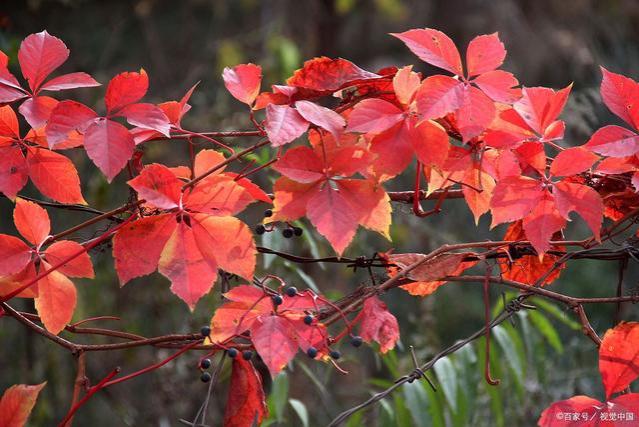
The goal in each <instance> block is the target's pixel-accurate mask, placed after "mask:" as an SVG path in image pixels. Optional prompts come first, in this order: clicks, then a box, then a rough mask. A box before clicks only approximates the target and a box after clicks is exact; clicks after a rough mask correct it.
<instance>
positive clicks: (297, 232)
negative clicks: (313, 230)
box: [293, 227, 304, 237]
mask: <svg viewBox="0 0 639 427" xmlns="http://www.w3.org/2000/svg"><path fill="white" fill-rule="evenodd" d="M293 233H294V234H295V235H296V236H297V237H300V236H301V235H302V234H304V230H302V229H301V228H299V227H293Z"/></svg>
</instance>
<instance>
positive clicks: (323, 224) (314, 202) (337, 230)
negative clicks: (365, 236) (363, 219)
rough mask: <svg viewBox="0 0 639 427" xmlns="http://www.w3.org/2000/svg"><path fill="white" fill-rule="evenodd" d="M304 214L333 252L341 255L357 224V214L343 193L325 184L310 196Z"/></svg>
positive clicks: (351, 238)
mask: <svg viewBox="0 0 639 427" xmlns="http://www.w3.org/2000/svg"><path fill="white" fill-rule="evenodd" d="M306 216H307V217H308V219H309V220H310V221H311V222H312V223H313V225H314V226H315V227H316V228H317V231H318V232H319V233H320V234H321V235H322V236H324V237H326V239H327V240H328V241H329V242H330V243H331V246H332V247H333V249H335V252H337V254H338V255H342V253H343V252H344V250H345V249H346V247H347V246H348V245H349V243H350V242H351V240H353V236H355V231H356V230H357V226H358V221H357V220H358V218H357V215H356V214H355V212H353V209H352V207H351V205H350V204H349V201H348V200H347V199H346V198H345V197H344V196H343V194H342V193H341V192H339V191H336V190H334V189H332V188H331V187H330V186H329V185H325V186H324V187H322V188H321V189H320V190H319V191H317V192H316V193H315V194H314V195H313V196H311V197H310V199H309V201H308V205H307V213H306Z"/></svg>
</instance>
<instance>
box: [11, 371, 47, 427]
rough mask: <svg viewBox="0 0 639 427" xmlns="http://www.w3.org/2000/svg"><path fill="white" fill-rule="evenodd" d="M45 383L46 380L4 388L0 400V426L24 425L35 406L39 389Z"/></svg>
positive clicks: (19, 426)
mask: <svg viewBox="0 0 639 427" xmlns="http://www.w3.org/2000/svg"><path fill="white" fill-rule="evenodd" d="M46 384H47V383H46V382H43V383H42V384H38V385H25V384H17V385H14V386H11V387H9V388H8V389H7V390H5V392H4V394H3V395H2V400H0V426H2V427H22V426H24V425H25V424H26V422H27V419H28V418H29V415H31V410H32V409H33V407H34V406H35V403H36V400H37V399H38V394H40V390H42V389H43V388H44V386H45V385H46Z"/></svg>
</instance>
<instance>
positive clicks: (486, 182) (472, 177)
mask: <svg viewBox="0 0 639 427" xmlns="http://www.w3.org/2000/svg"><path fill="white" fill-rule="evenodd" d="M463 182H464V184H466V185H464V186H463V187H462V192H463V194H464V199H465V200H466V204H467V205H468V208H469V209H470V211H471V212H472V213H473V216H474V217H475V225H477V224H479V218H480V217H481V216H482V215H483V214H485V213H486V212H488V211H489V210H490V200H491V198H492V196H493V190H494V188H495V180H494V179H493V177H492V176H490V174H488V173H487V172H486V171H484V170H482V168H481V165H480V164H479V163H478V162H473V165H472V168H470V169H468V171H467V172H466V176H465V177H464V181H463Z"/></svg>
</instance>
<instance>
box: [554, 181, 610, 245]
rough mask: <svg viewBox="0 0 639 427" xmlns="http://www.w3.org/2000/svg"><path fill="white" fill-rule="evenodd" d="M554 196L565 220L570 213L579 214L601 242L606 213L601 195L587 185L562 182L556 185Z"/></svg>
mask: <svg viewBox="0 0 639 427" xmlns="http://www.w3.org/2000/svg"><path fill="white" fill-rule="evenodd" d="M553 194H554V196H555V202H556V203H557V209H558V210H559V213H560V214H561V215H562V216H563V217H564V218H568V214H569V213H570V212H572V211H575V212H577V213H578V214H579V215H580V216H581V217H582V218H583V219H584V221H586V224H588V227H590V229H591V230H592V233H593V234H594V236H595V239H597V241H599V239H600V236H599V231H600V229H601V221H602V220H603V211H604V205H603V201H602V199H601V196H600V195H599V193H597V192H596V191H595V190H594V189H592V188H590V187H588V186H586V185H581V184H577V183H572V182H568V181H562V182H559V183H557V184H555V186H554V189H553Z"/></svg>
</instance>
